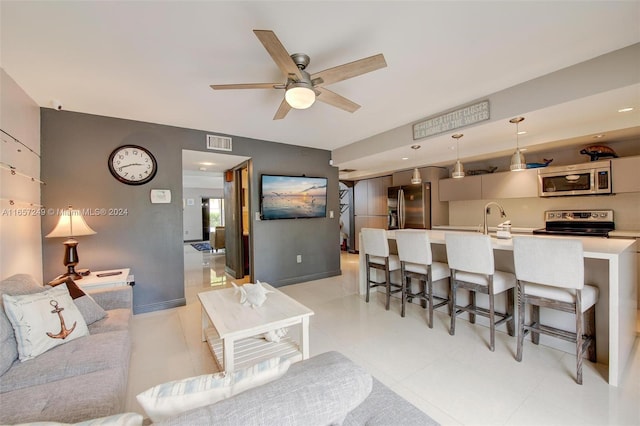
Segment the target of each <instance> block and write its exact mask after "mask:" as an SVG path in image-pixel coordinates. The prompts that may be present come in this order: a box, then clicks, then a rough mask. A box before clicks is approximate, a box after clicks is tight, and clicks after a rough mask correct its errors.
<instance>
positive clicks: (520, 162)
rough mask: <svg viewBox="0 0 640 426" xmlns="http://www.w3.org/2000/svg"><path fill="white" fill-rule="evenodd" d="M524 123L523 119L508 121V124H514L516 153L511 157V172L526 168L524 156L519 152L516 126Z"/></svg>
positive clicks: (516, 118) (517, 118)
mask: <svg viewBox="0 0 640 426" xmlns="http://www.w3.org/2000/svg"><path fill="white" fill-rule="evenodd" d="M522 121H524V117H515V118H512V119H511V120H509V123H514V124H515V125H516V152H514V153H513V155H512V156H511V166H510V167H509V168H510V169H511V171H512V172H519V171H521V170H524V169H526V168H527V164H526V161H525V159H524V154H523V153H522V151H520V143H519V140H518V136H519V133H520V132H519V129H518V125H519V124H520V123H521V122H522Z"/></svg>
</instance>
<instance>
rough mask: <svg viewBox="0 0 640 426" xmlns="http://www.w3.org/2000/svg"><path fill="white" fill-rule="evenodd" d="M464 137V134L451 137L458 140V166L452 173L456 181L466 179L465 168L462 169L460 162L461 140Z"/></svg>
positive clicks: (454, 167)
mask: <svg viewBox="0 0 640 426" xmlns="http://www.w3.org/2000/svg"><path fill="white" fill-rule="evenodd" d="M463 136H464V135H463V134H462V133H456V134H455V135H451V137H452V138H454V139H455V140H456V165H455V166H453V173H451V177H452V178H454V179H460V178H463V177H464V167H462V163H461V162H460V138H461V137H463Z"/></svg>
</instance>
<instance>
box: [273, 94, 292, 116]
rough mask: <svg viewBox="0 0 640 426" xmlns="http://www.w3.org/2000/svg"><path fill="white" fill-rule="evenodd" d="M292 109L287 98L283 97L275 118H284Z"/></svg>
mask: <svg viewBox="0 0 640 426" xmlns="http://www.w3.org/2000/svg"><path fill="white" fill-rule="evenodd" d="M289 111H291V105H289V104H288V103H287V100H286V99H282V103H281V104H280V106H279V107H278V111H276V115H274V116H273V119H274V120H282V119H283V118H285V117H286V115H287V113H288V112H289Z"/></svg>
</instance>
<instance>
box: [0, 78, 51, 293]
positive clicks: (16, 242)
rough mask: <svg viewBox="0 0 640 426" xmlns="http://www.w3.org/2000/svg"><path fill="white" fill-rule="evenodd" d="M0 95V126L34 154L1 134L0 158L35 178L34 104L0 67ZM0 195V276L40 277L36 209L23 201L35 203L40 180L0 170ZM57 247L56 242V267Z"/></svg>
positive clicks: (36, 129) (36, 124)
mask: <svg viewBox="0 0 640 426" xmlns="http://www.w3.org/2000/svg"><path fill="white" fill-rule="evenodd" d="M0 99H1V101H0V128H1V129H2V130H3V131H5V132H7V133H9V134H10V135H12V136H13V137H15V138H16V139H18V140H19V141H20V142H22V143H24V144H25V145H26V146H28V147H29V148H31V149H32V150H33V151H35V152H36V153H38V155H36V154H33V153H32V152H30V151H29V150H28V149H26V148H25V147H23V146H22V145H20V144H18V143H16V142H14V140H13V139H12V138H10V137H9V136H7V135H6V134H4V133H1V135H2V143H1V144H0V161H1V162H2V163H4V164H9V165H11V166H13V167H15V169H16V170H18V171H20V172H22V173H24V174H27V175H29V176H31V177H34V178H37V179H39V178H40V157H39V154H40V108H39V107H38V105H37V104H36V103H35V102H34V101H33V100H32V99H31V98H30V97H29V96H28V95H27V94H26V93H25V92H24V91H23V90H22V89H21V88H20V86H18V84H17V83H16V82H15V81H13V79H12V78H11V77H10V76H9V75H8V74H7V73H6V72H5V71H4V69H0ZM0 198H1V199H2V200H1V201H0V209H1V210H0V279H1V278H6V277H8V276H11V275H13V274H17V273H28V274H31V275H33V276H34V277H35V278H36V279H37V280H39V281H42V242H41V224H40V211H39V207H33V206H30V205H29V203H34V204H36V205H39V204H40V184H39V183H37V182H32V181H31V180H30V179H28V178H25V177H22V176H18V175H11V173H10V171H8V170H5V169H2V170H0ZM8 199H11V200H14V201H15V204H14V205H11V204H10V202H9V201H8ZM62 250H63V247H62V244H60V261H61V262H60V263H61V264H60V268H62V267H63V266H62V253H63V252H62Z"/></svg>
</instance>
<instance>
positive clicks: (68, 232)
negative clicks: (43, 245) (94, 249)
mask: <svg viewBox="0 0 640 426" xmlns="http://www.w3.org/2000/svg"><path fill="white" fill-rule="evenodd" d="M95 233H96V231H94V230H93V229H91V228H90V227H89V225H87V222H85V220H84V218H83V217H82V214H81V213H80V210H71V209H69V210H65V211H64V212H63V213H62V215H61V216H60V219H59V220H58V223H57V224H56V226H55V228H53V231H51V232H49V233H48V234H47V235H46V236H45V237H46V238H69V237H78V236H81V235H93V234H95Z"/></svg>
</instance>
